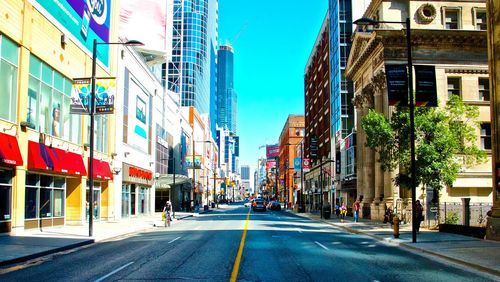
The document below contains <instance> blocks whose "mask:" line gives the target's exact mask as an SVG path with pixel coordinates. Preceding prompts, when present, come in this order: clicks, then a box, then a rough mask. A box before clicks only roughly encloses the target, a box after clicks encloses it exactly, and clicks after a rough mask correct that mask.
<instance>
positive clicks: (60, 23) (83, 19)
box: [30, 0, 111, 67]
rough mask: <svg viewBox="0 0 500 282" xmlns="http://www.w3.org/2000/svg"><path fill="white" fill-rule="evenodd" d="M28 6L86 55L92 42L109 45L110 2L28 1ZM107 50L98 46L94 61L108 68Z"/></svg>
mask: <svg viewBox="0 0 500 282" xmlns="http://www.w3.org/2000/svg"><path fill="white" fill-rule="evenodd" d="M30 2H31V4H32V5H33V6H34V7H35V8H36V9H37V10H39V11H40V13H42V14H43V15H44V16H45V17H46V18H47V19H49V20H50V21H51V22H52V23H53V24H54V25H55V26H57V28H59V29H60V30H62V31H63V32H64V34H66V35H67V36H68V37H70V38H71V39H72V40H73V41H74V42H75V44H77V45H79V46H80V47H81V48H82V49H83V50H84V51H85V52H86V53H87V54H92V48H93V41H94V39H95V40H96V41H97V42H104V43H109V36H110V33H109V31H110V25H111V0H57V1H48V0H30ZM108 50H109V46H108V45H99V52H97V59H98V60H99V61H101V63H103V65H104V66H106V67H108V66H109V51H108Z"/></svg>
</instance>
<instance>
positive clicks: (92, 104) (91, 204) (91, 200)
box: [89, 39, 144, 237]
mask: <svg viewBox="0 0 500 282" xmlns="http://www.w3.org/2000/svg"><path fill="white" fill-rule="evenodd" d="M97 45H126V46H143V45H144V44H142V43H141V42H140V41H137V40H130V41H127V42H97V40H96V39H94V41H93V44H92V77H91V79H90V80H91V82H90V86H91V87H92V88H91V89H90V108H89V115H90V133H89V137H90V142H89V179H90V180H89V237H92V235H93V224H94V220H93V219H94V213H93V209H94V179H93V177H94V176H93V174H94V164H93V162H94V114H95V112H94V111H95V81H96V69H97Z"/></svg>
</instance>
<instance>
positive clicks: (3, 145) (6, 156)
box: [0, 133, 23, 166]
mask: <svg viewBox="0 0 500 282" xmlns="http://www.w3.org/2000/svg"><path fill="white" fill-rule="evenodd" d="M0 163H3V164H6V165H12V166H18V165H23V158H22V157H21V151H19V145H18V144H17V140H16V137H15V136H12V135H8V134H4V133H0Z"/></svg>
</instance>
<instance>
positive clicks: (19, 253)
mask: <svg viewBox="0 0 500 282" xmlns="http://www.w3.org/2000/svg"><path fill="white" fill-rule="evenodd" d="M219 208H222V207H219ZM210 211H213V209H210V210H208V211H203V210H200V212H199V214H202V213H206V212H210ZM197 214H198V213H188V212H176V213H175V219H174V222H173V224H175V221H178V220H182V219H184V218H187V217H192V216H196V215H197ZM162 226H163V222H162V221H161V213H159V212H158V213H155V214H154V215H151V216H140V217H135V218H128V219H123V220H119V221H94V222H93V232H92V235H93V236H92V237H89V225H88V224H82V225H70V224H67V225H65V226H58V227H50V228H43V229H42V230H40V229H29V230H26V231H25V232H24V233H23V234H19V235H16V236H12V235H9V234H0V266H4V265H9V264H14V263H19V262H23V261H27V260H30V259H34V258H37V257H42V256H45V255H48V254H52V253H57V252H61V251H65V250H69V249H73V248H77V247H80V246H84V245H88V244H92V243H95V242H100V241H105V240H109V239H112V238H117V237H120V236H125V235H127V234H133V233H137V232H142V231H146V230H150V229H153V228H155V227H162Z"/></svg>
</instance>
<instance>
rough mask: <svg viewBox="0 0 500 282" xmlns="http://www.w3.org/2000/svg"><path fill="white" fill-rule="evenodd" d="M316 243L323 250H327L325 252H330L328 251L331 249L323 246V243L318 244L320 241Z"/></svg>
mask: <svg viewBox="0 0 500 282" xmlns="http://www.w3.org/2000/svg"><path fill="white" fill-rule="evenodd" d="M314 243H316V244H317V245H318V246H320V247H321V248H323V249H325V250H327V251H328V250H330V249H328V248H327V247H326V246H324V245H323V244H321V243H320V242H318V241H314Z"/></svg>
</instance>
